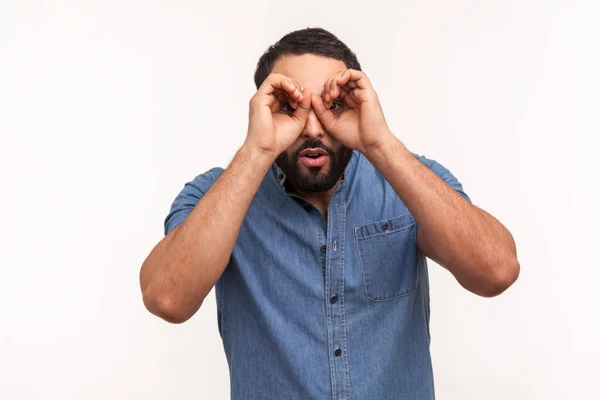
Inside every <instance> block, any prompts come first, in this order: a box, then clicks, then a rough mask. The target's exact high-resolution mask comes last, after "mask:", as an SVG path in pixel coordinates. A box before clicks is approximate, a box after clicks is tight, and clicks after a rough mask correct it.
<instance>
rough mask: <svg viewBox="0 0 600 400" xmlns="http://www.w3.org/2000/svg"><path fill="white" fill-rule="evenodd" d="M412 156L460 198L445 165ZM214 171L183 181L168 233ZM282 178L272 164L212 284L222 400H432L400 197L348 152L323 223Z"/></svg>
mask: <svg viewBox="0 0 600 400" xmlns="http://www.w3.org/2000/svg"><path fill="white" fill-rule="evenodd" d="M415 157H417V158H418V159H419V160H420V161H421V162H422V163H423V164H424V165H426V166H427V167H428V168H430V169H431V170H432V171H433V172H434V173H436V174H437V175H438V176H440V177H441V178H442V179H443V180H444V181H446V182H447V183H448V184H449V185H450V186H451V187H452V188H454V189H455V190H456V191H458V192H459V193H460V194H461V195H462V196H464V197H465V198H466V199H467V200H469V197H468V196H467V195H466V194H465V193H464V191H463V189H462V186H461V184H460V183H459V182H458V180H457V179H456V178H455V177H454V176H453V175H452V174H451V173H450V172H449V171H448V170H447V169H445V168H444V167H443V166H442V165H440V164H438V163H436V162H435V161H432V160H429V159H427V158H425V157H423V156H418V155H416V154H415ZM222 172H223V169H222V168H213V169H211V170H209V171H206V172H205V173H203V174H201V175H199V176H197V177H196V178H195V179H194V180H193V181H191V182H188V183H187V184H186V185H185V186H184V188H183V190H182V191H181V193H180V194H179V195H178V196H177V198H176V199H175V201H174V202H173V205H172V207H171V211H170V213H169V215H168V216H167V218H166V220H165V234H167V233H169V232H170V231H171V230H173V229H174V228H175V227H177V225H178V224H180V223H181V222H182V221H183V220H184V218H185V217H186V216H187V215H188V214H189V213H190V211H192V209H193V208H194V206H195V205H196V204H197V203H198V201H199V200H200V199H201V198H202V196H203V195H204V194H205V193H206V191H207V190H208V189H209V187H210V186H211V185H212V183H213V182H214V181H215V180H216V179H217V178H218V177H219V175H220V174H221V173H222ZM284 182H285V175H284V174H283V172H282V171H281V170H280V169H279V167H278V166H277V165H276V164H273V165H272V168H271V169H270V170H269V172H268V173H267V174H266V176H265V178H264V180H263V181H262V183H261V185H260V188H259V190H258V192H257V194H256V196H255V198H254V199H253V201H252V204H251V206H250V208H249V210H248V213H247V215H246V217H245V219H244V222H243V224H242V226H241V230H240V233H239V236H238V238H237V241H236V244H235V247H234V249H233V253H232V255H231V260H230V263H229V265H228V266H227V268H226V269H225V271H224V273H223V275H222V276H221V277H220V278H219V280H218V282H217V284H216V287H215V294H216V299H217V313H218V321H217V323H218V329H219V332H220V335H221V338H222V339H223V347H224V350H225V355H226V357H227V361H228V364H229V373H230V382H231V383H230V390H231V398H232V399H234V400H238V399H239V400H241V399H243V400H252V399H261V400H264V399H374V400H384V399H406V400H409V399H410V400H412V399H414V400H428V399H434V397H435V395H434V383H433V373H432V366H431V357H430V353H429V342H430V332H429V281H428V274H427V263H426V258H425V256H424V255H423V254H422V253H421V252H420V251H419V249H418V248H417V245H416V232H417V226H416V223H415V220H414V218H413V216H412V215H411V213H410V211H409V210H408V208H407V207H406V205H405V204H404V203H403V202H402V200H401V199H400V198H399V197H398V195H397V194H396V192H395V191H394V189H393V188H392V187H391V186H390V185H389V184H388V183H387V181H386V180H385V179H384V178H383V176H382V175H381V174H380V173H379V172H378V171H377V170H376V169H375V168H374V167H373V165H372V164H371V163H370V162H369V161H368V160H367V159H366V157H364V156H363V155H362V154H361V153H359V152H357V151H354V152H353V154H352V158H351V159H350V162H349V164H348V166H347V168H346V170H345V173H344V179H343V180H342V181H341V182H340V184H339V185H338V187H337V188H336V191H335V193H334V194H333V196H332V197H331V200H330V204H329V208H328V216H327V221H325V219H324V218H323V216H322V214H321V213H320V212H319V211H318V210H317V209H316V208H315V207H313V206H312V205H311V204H310V203H308V202H307V201H305V200H304V199H302V198H300V197H297V196H295V195H291V194H288V193H287V192H286V191H285V187H284V185H283V184H284ZM469 201H470V200H469Z"/></svg>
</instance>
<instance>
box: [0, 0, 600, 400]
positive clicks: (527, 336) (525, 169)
mask: <svg viewBox="0 0 600 400" xmlns="http://www.w3.org/2000/svg"><path fill="white" fill-rule="evenodd" d="M597 4H598V3H597V2H593V1H589V2H583V1H574V0H565V1H548V0H544V1H542V0H540V1H533V0H530V1H523V0H502V1H500V0H497V1H476V0H453V1H443V0H423V1H394V2H392V1H390V2H387V3H384V2H375V1H368V2H365V1H351V2H322V1H312V2H307V1H299V2H289V1H277V2H275V1H271V2H270V1H248V2H243V3H242V2H239V3H233V4H225V3H217V2H216V1H213V2H203V1H179V2H175V1H173V2H166V1H141V0H138V1H93V2H92V1H89V2H83V1H81V2H79V1H9V0H1V2H0V134H1V136H0V162H1V168H0V188H1V189H0V190H1V196H0V210H1V211H0V212H1V213H2V219H1V221H2V230H1V232H0V243H1V244H0V246H1V251H0V266H1V270H0V273H1V275H0V311H1V319H0V398H2V399H7V400H10V399H226V398H228V395H229V386H228V384H229V382H228V370H227V364H226V361H225V355H224V353H223V350H222V345H221V342H220V338H219V335H218V330H217V324H216V310H215V304H214V297H213V293H212V292H211V294H210V296H209V299H207V300H206V301H205V303H204V306H203V308H202V309H201V310H200V311H199V312H198V313H197V314H196V315H195V316H194V317H193V318H192V319H191V320H190V321H188V322H186V323H185V324H182V325H170V324H168V323H166V322H164V321H162V320H160V319H158V318H156V317H154V316H152V315H151V314H150V313H148V312H147V311H146V310H145V308H144V306H143V304H142V300H141V294H140V289H139V283H138V274H139V268H140V266H141V264H142V262H143V261H144V259H145V257H146V255H147V254H148V253H149V251H150V250H151V248H152V247H153V246H154V244H155V243H156V242H158V241H159V240H160V239H161V238H162V229H163V226H162V223H163V219H164V217H165V216H166V214H167V212H168V209H169V206H170V204H171V201H172V200H173V199H174V197H175V196H176V194H177V193H178V192H179V190H180V189H181V188H182V187H183V184H184V183H185V182H187V181H188V180H191V179H192V178H193V177H194V176H196V175H198V174H200V173H202V172H204V171H206V170H208V169H209V168H212V167H214V166H221V167H226V166H227V165H228V163H229V161H230V160H231V158H232V157H233V155H234V153H235V151H236V150H237V149H238V147H239V146H240V145H241V144H242V142H243V140H244V138H245V132H246V125H247V112H248V110H247V107H248V100H249V99H250V97H251V96H252V94H253V92H254V86H253V81H252V76H253V72H254V67H255V65H256V62H257V61H258V58H259V56H260V55H261V53H262V52H263V51H264V50H265V49H266V48H267V47H268V46H269V45H270V44H272V43H274V42H275V41H276V40H278V39H279V38H280V37H281V36H283V35H284V34H285V33H287V32H289V31H292V30H295V29H300V28H304V27H308V26H311V27H312V26H322V27H324V28H326V29H328V30H330V31H332V32H333V33H334V34H336V35H338V37H339V38H340V39H341V40H343V41H344V42H346V43H347V44H348V45H349V46H350V47H351V48H352V49H353V50H354V51H355V52H356V53H357V55H358V57H359V60H360V61H361V63H362V66H363V69H364V71H365V72H366V73H367V74H368V75H369V77H370V78H371V81H372V82H373V85H374V87H375V89H376V90H377V92H378V94H379V96H380V99H381V102H382V104H383V107H384V112H385V113H386V117H387V119H388V123H389V125H390V126H391V128H392V130H393V132H394V134H395V135H396V136H398V137H399V138H400V139H401V140H403V141H404V143H405V144H406V145H407V146H408V147H409V149H410V150H412V151H414V152H417V153H419V154H424V155H426V156H427V157H429V158H433V159H435V160H437V161H439V162H440V163H442V164H443V165H445V166H446V167H447V168H449V169H450V170H451V171H452V172H453V173H454V174H455V175H456V176H457V177H458V178H459V180H460V181H461V182H462V183H463V184H464V187H465V190H466V191H467V193H468V194H469V195H470V196H471V198H472V199H473V201H474V203H475V204H477V205H479V206H481V207H483V208H484V209H486V210H488V211H489V212H490V213H492V214H493V215H495V216H496V217H497V218H498V219H500V220H501V221H502V222H503V223H504V224H505V225H506V226H507V227H508V228H509V229H510V230H511V231H512V233H513V234H514V236H515V239H516V241H517V245H518V255H519V260H520V262H521V276H520V278H519V280H518V282H517V283H516V284H515V285H514V286H513V287H512V288H511V289H509V290H508V291H507V292H506V293H504V294H503V295H502V296H500V297H497V298H493V299H483V298H479V297H477V296H475V295H473V294H470V293H468V292H467V291H465V290H464V289H462V288H461V287H460V286H459V285H458V284H457V283H456V281H455V280H454V279H453V278H452V276H451V275H450V274H449V273H447V272H446V271H445V270H443V269H442V268H440V267H439V266H437V265H435V264H434V263H431V264H430V266H431V267H430V275H431V292H432V293H431V296H432V322H431V325H432V335H433V337H432V357H433V362H434V369H435V381H436V391H437V396H438V398H439V399H441V400H445V399H456V400H459V399H460V400H463V399H477V400H480V399H490V400H493V399H498V400H500V399H501V400H505V399H544V400H551V399H592V398H598V397H597V396H598V395H597V392H598V388H597V379H598V376H599V374H600V366H599V365H600V361H599V360H600V343H599V342H600V340H599V337H600V311H599V310H598V304H599V303H600V294H599V293H600V292H599V286H600V272H599V267H600V262H598V257H597V255H596V250H597V248H598V246H599V243H600V237H599V235H598V226H599V224H600V220H599V211H598V207H599V206H600V194H599V190H598V182H599V181H600V179H599V178H598V173H597V172H596V165H597V164H596V163H595V162H594V161H595V160H594V159H593V157H594V155H595V154H598V149H597V146H598V144H599V143H598V140H597V136H598V134H600V129H599V124H598V114H599V109H600V107H599V106H600V104H599V101H598V98H599V92H600V85H599V79H598V71H600V62H599V56H598V53H599V44H600V29H599V28H598V17H599V14H600V13H599V6H598V5H597Z"/></svg>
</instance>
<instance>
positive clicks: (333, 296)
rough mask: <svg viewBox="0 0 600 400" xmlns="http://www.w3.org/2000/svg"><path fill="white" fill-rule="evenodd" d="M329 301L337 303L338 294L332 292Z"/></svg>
mask: <svg viewBox="0 0 600 400" xmlns="http://www.w3.org/2000/svg"><path fill="white" fill-rule="evenodd" d="M329 302H330V303H331V304H335V303H337V294H332V295H331V297H330V298H329Z"/></svg>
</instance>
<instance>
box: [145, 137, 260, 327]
mask: <svg viewBox="0 0 600 400" xmlns="http://www.w3.org/2000/svg"><path fill="white" fill-rule="evenodd" d="M271 164H272V160H271V159H269V158H268V157H266V156H265V155H263V154H262V153H260V152H258V151H256V150H251V149H249V148H246V147H242V148H241V149H240V150H239V151H238V152H237V153H236V155H235V157H234V158H233V160H232V161H231V163H230V165H229V167H228V168H227V169H226V170H225V171H224V172H223V174H221V176H220V177H219V179H217V180H216V182H215V183H214V184H213V185H212V186H211V188H210V189H209V190H208V192H207V193H206V194H205V195H204V196H203V197H202V199H201V200H200V201H199V202H198V204H197V205H196V207H195V208H194V209H193V210H192V212H191V213H190V214H189V215H188V216H187V218H186V219H185V220H184V221H183V222H182V223H181V224H180V225H179V226H178V227H177V228H176V229H174V230H173V231H172V232H170V233H169V234H168V235H167V236H166V237H165V238H163V239H162V240H161V241H160V242H159V243H158V244H157V245H156V247H155V248H154V249H153V250H152V252H151V253H150V255H149V256H148V258H147V259H146V261H145V262H144V264H143V266H142V269H141V272H140V284H141V287H142V293H143V296H144V303H145V304H146V307H147V308H148V310H149V311H151V312H152V313H153V314H155V315H158V316H160V317H162V318H164V319H166V320H168V321H170V322H183V321H185V320H187V319H189V318H190V317H191V316H192V315H193V314H194V313H195V312H196V311H197V310H198V309H199V308H200V306H201V304H202V301H203V300H204V298H205V297H206V296H207V295H208V293H209V292H210V290H211V289H212V287H213V286H214V285H215V283H216V282H217V280H218V279H219V277H220V276H221V274H222V273H223V271H224V270H225V267H226V266H227V264H228V263H229V259H230V257H231V253H232V251H233V247H234V245H235V241H236V239H237V236H238V234H239V231H240V227H241V225H242V222H243V220H244V217H245V215H246V213H247V211H248V208H249V207H250V204H251V202H252V199H253V198H254V196H255V194H256V192H257V190H258V187H259V186H260V184H261V182H262V180H263V178H264V176H265V174H266V172H267V171H268V168H269V167H270V165H271Z"/></svg>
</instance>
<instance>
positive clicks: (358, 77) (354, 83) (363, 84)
mask: <svg viewBox="0 0 600 400" xmlns="http://www.w3.org/2000/svg"><path fill="white" fill-rule="evenodd" d="M338 83H339V85H340V86H343V85H348V87H349V88H350V89H356V88H359V89H371V88H372V86H371V82H370V81H369V78H367V75H366V74H365V73H364V72H362V71H357V70H355V69H347V70H346V71H344V73H343V74H342V76H341V77H340V80H339V81H338Z"/></svg>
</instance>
